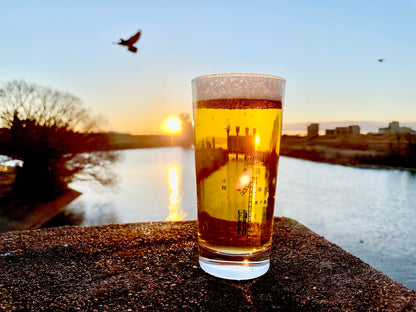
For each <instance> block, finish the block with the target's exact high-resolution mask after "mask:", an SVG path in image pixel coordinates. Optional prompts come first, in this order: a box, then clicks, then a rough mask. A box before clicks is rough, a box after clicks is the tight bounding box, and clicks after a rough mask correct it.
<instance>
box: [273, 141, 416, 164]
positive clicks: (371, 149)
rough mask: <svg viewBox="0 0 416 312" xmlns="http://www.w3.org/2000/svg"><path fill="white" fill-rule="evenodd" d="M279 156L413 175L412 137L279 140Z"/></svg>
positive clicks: (414, 147)
mask: <svg viewBox="0 0 416 312" xmlns="http://www.w3.org/2000/svg"><path fill="white" fill-rule="evenodd" d="M280 154H281V155H283V156H288V157H294V158H300V159H306V160H312V161H319V162H326V163H331V164H339V165H345V166H358V167H383V168H399V169H406V170H414V171H416V136H415V135H404V134H403V135H386V134H384V135H378V134H368V135H347V136H317V137H299V136H283V137H282V143H281V148H280Z"/></svg>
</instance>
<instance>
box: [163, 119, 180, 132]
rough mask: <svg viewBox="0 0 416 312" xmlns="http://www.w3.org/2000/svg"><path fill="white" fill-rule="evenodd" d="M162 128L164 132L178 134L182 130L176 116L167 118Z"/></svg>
mask: <svg viewBox="0 0 416 312" xmlns="http://www.w3.org/2000/svg"><path fill="white" fill-rule="evenodd" d="M163 128H164V130H165V131H166V132H169V133H172V134H180V133H181V132H182V128H181V122H180V121H179V119H178V118H176V117H171V118H169V119H168V120H167V121H166V123H165V125H164V127H163Z"/></svg>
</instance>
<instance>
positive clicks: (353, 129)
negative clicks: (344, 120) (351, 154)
mask: <svg viewBox="0 0 416 312" xmlns="http://www.w3.org/2000/svg"><path fill="white" fill-rule="evenodd" d="M360 130H361V129H360V126H358V125H352V126H348V133H349V134H360Z"/></svg>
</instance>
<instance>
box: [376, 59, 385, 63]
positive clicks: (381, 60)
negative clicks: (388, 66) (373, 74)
mask: <svg viewBox="0 0 416 312" xmlns="http://www.w3.org/2000/svg"><path fill="white" fill-rule="evenodd" d="M377 61H378V62H380V63H383V62H384V61H385V59H378V60H377Z"/></svg>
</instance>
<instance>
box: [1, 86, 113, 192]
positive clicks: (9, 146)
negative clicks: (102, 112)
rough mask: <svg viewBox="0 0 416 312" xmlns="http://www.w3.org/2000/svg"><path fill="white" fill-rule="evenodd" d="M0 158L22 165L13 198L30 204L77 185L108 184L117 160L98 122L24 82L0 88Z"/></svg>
mask: <svg viewBox="0 0 416 312" xmlns="http://www.w3.org/2000/svg"><path fill="white" fill-rule="evenodd" d="M0 124H1V125H2V126H3V127H5V129H3V131H2V132H1V133H2V134H0V154H3V155H7V156H9V157H11V158H13V159H19V160H22V161H23V166H22V167H21V168H18V169H17V171H16V181H15V183H14V185H13V189H14V192H16V193H17V194H18V195H20V196H24V197H25V198H27V199H30V200H50V199H52V198H53V197H55V196H57V195H58V194H60V193H62V192H63V191H65V189H66V188H67V186H68V183H70V182H72V181H73V180H75V179H90V180H94V181H98V182H99V183H101V184H104V185H106V184H111V183H112V181H113V180H114V175H113V174H112V172H111V170H110V167H109V166H110V165H111V164H112V163H113V162H115V161H116V160H117V158H118V154H117V153H115V152H113V151H111V146H110V143H109V139H108V136H107V135H106V134H104V133H102V132H99V129H98V124H99V119H97V118H94V117H92V116H91V114H90V113H89V112H88V111H87V110H86V109H85V108H83V107H82V103H81V101H80V100H79V99H78V98H77V97H75V96H73V95H71V94H70V93H67V92H61V91H55V90H53V89H51V88H49V87H43V86H39V85H36V84H32V83H27V82H25V81H11V82H7V83H5V84H3V86H2V87H1V88H0Z"/></svg>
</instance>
